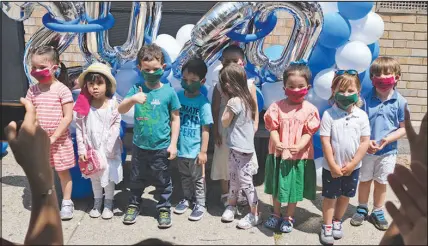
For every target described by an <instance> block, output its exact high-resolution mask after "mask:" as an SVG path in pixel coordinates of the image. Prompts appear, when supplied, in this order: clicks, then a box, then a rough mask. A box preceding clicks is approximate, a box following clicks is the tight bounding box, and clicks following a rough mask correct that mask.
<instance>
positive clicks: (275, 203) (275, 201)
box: [272, 196, 281, 217]
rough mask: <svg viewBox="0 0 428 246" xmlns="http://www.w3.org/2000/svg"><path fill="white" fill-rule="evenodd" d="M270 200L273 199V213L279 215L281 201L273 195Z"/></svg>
mask: <svg viewBox="0 0 428 246" xmlns="http://www.w3.org/2000/svg"><path fill="white" fill-rule="evenodd" d="M272 201H273V213H274V214H275V215H276V216H278V217H281V203H280V202H279V201H278V199H276V198H275V197H274V196H272Z"/></svg>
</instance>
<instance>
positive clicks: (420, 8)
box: [376, 2, 427, 14]
mask: <svg viewBox="0 0 428 246" xmlns="http://www.w3.org/2000/svg"><path fill="white" fill-rule="evenodd" d="M376 12H379V13H397V14H399V13H413V14H415V13H416V14H426V13H427V2H377V3H376Z"/></svg>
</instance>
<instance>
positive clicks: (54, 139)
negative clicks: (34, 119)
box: [49, 136, 58, 144]
mask: <svg viewBox="0 0 428 246" xmlns="http://www.w3.org/2000/svg"><path fill="white" fill-rule="evenodd" d="M49 139H50V141H51V144H53V143H55V141H56V140H57V139H58V138H57V137H55V136H51V137H50V138H49Z"/></svg>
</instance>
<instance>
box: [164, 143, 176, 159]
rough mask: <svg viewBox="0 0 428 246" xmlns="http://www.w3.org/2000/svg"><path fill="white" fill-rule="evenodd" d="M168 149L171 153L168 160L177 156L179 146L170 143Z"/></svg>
mask: <svg viewBox="0 0 428 246" xmlns="http://www.w3.org/2000/svg"><path fill="white" fill-rule="evenodd" d="M166 151H168V153H169V157H168V160H174V159H175V157H177V146H175V145H170V146H169V147H168V149H167V150H166Z"/></svg>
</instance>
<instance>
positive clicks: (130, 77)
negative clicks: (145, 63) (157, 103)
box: [115, 62, 144, 97]
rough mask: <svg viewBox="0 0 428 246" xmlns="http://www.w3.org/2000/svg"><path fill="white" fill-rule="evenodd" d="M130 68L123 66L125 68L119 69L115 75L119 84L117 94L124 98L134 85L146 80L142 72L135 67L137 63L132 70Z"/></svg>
mask: <svg viewBox="0 0 428 246" xmlns="http://www.w3.org/2000/svg"><path fill="white" fill-rule="evenodd" d="M129 66H130V65H129V64H128V65H127V66H126V67H125V66H122V68H123V67H125V68H124V69H122V68H121V69H118V70H117V73H116V75H115V78H116V82H117V86H116V88H117V89H116V92H117V94H119V95H120V96H122V97H125V96H126V94H128V91H129V90H130V89H131V87H132V86H133V85H135V84H137V83H143V82H144V78H143V76H142V75H141V72H140V70H139V69H138V68H137V66H136V65H135V62H134V65H133V66H132V67H131V68H129Z"/></svg>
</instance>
